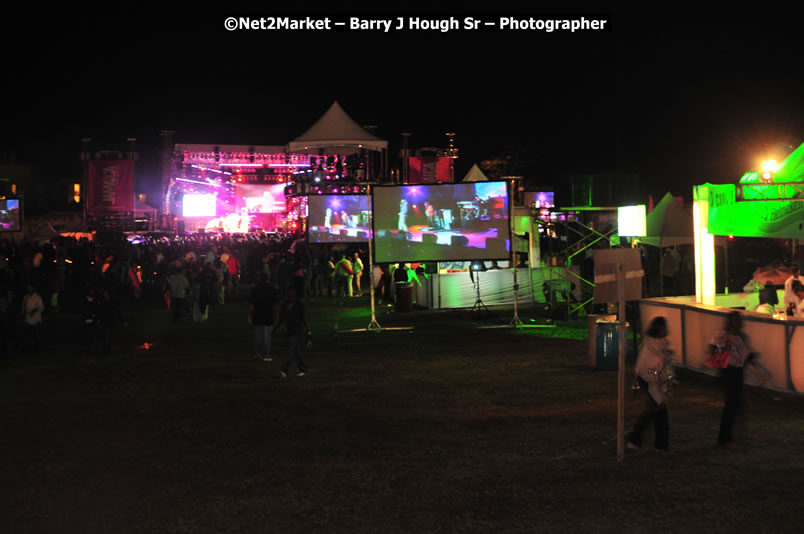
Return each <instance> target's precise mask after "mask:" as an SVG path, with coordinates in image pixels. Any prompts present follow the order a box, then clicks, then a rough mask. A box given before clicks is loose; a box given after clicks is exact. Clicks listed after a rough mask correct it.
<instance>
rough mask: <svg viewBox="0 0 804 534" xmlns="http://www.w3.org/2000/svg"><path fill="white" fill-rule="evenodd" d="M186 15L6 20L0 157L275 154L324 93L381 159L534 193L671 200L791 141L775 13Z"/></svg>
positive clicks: (788, 38)
mask: <svg viewBox="0 0 804 534" xmlns="http://www.w3.org/2000/svg"><path fill="white" fill-rule="evenodd" d="M534 6H535V4H534ZM200 11H201V9H200V8H198V7H197V8H195V9H194V10H193V11H192V12H190V11H188V12H183V13H177V12H161V11H146V10H143V9H139V8H131V9H129V8H118V7H114V8H106V7H104V12H103V14H99V13H93V12H90V11H89V8H84V7H81V8H71V10H70V11H69V12H64V13H57V12H52V11H49V12H46V13H45V12H43V13H39V12H36V13H27V14H20V15H17V18H16V19H15V20H17V21H20V20H21V21H25V22H26V24H18V25H17V27H16V28H15V29H13V30H12V31H9V32H6V33H4V36H3V37H2V39H3V46H4V51H5V55H6V56H7V57H6V61H5V68H4V69H3V71H4V78H5V82H4V84H3V85H4V86H5V88H6V89H7V90H5V91H4V100H5V102H6V106H5V110H4V113H3V120H2V123H3V125H2V139H0V156H2V157H8V155H9V154H11V153H13V154H15V156H16V160H17V161H18V162H21V163H30V164H35V165H38V166H39V167H40V168H41V169H42V171H41V173H40V175H41V176H43V177H44V178H48V177H51V178H56V177H60V176H63V175H75V174H76V171H75V160H76V153H77V152H78V149H79V146H80V142H79V140H80V138H81V137H91V138H93V139H94V140H95V141H96V146H97V147H98V148H100V147H101V146H108V148H120V147H123V146H125V138H126V137H136V138H137V139H138V145H139V148H140V150H141V152H142V154H143V159H144V160H145V164H144V166H143V169H145V170H144V171H140V175H139V176H138V180H139V181H140V182H141V183H142V182H143V181H147V180H148V179H149V178H150V177H149V176H148V174H149V173H151V172H152V171H150V170H149V169H150V167H149V166H148V164H147V162H148V160H152V159H154V158H155V157H156V153H155V150H156V148H157V146H158V140H159V131H160V130H161V129H174V130H176V131H177V135H176V141H177V142H180V143H181V142H185V143H213V144H248V145H256V144H264V145H284V144H286V143H287V142H288V141H290V140H292V139H293V138H294V137H296V136H298V135H300V134H301V133H303V132H304V131H305V130H306V129H307V128H308V127H309V126H311V125H312V123H313V122H315V120H316V119H317V118H318V117H320V116H321V115H322V114H323V113H324V112H325V111H326V110H327V109H328V108H329V106H330V104H331V103H332V101H333V100H337V101H338V102H339V103H340V104H341V105H342V106H343V108H344V109H345V110H346V111H347V113H349V114H350V115H351V116H352V117H353V118H354V119H355V120H356V121H357V122H358V123H360V124H373V125H377V126H378V127H379V128H378V135H379V136H380V137H382V138H384V139H387V140H389V142H390V144H391V149H392V150H393V151H395V150H397V149H398V148H399V145H400V133H401V132H403V131H409V132H411V133H412V137H411V144H412V145H413V146H443V145H445V138H444V135H443V134H444V133H445V132H447V131H454V132H456V133H457V142H458V146H459V148H460V149H461V158H460V159H459V160H458V167H457V172H456V175H459V176H462V175H463V174H464V173H465V172H466V171H468V168H469V167H470V166H471V165H472V163H474V162H479V161H481V160H483V159H487V158H493V157H496V156H500V155H504V154H506V153H510V152H511V151H512V150H513V151H518V153H519V154H520V157H521V159H522V161H523V168H522V172H523V173H524V174H526V175H528V176H533V177H536V179H537V181H538V182H541V183H544V184H557V183H559V182H561V181H562V180H566V177H567V176H568V175H569V174H572V173H601V172H612V171H620V172H628V173H637V174H639V175H641V177H642V180H643V184H644V185H645V189H646V192H649V193H653V194H654V195H662V194H663V193H664V192H665V191H668V190H669V191H671V192H672V193H674V194H676V195H684V196H686V197H690V196H691V187H692V185H694V184H699V183H703V182H705V181H707V180H710V181H713V182H725V181H734V180H737V178H739V176H740V175H741V174H742V173H743V172H744V171H745V170H749V169H751V168H752V167H753V165H754V163H755V161H757V160H759V159H761V158H762V157H763V156H764V155H765V154H766V153H768V152H773V149H774V148H776V147H777V146H780V147H781V146H789V145H793V146H798V144H800V142H801V141H802V139H803V138H804V133H803V130H804V128H803V127H802V125H804V106H803V105H802V98H801V97H802V95H804V90H802V89H804V87H803V85H804V84H802V76H803V74H802V69H801V68H800V64H801V59H800V57H799V54H800V50H801V46H800V43H797V42H796V39H797V35H799V29H798V28H796V26H795V24H796V21H795V20H794V17H791V16H790V14H789V13H786V12H777V13H756V12H752V13H750V14H745V15H738V14H729V13H725V12H724V13H714V14H706V13H700V12H696V11H691V10H684V11H681V10H675V11H672V12H668V13H666V14H665V15H664V16H662V17H660V16H659V14H658V13H660V12H658V11H657V10H656V9H655V8H652V9H651V10H650V11H645V12H644V13H640V12H636V11H621V10H606V9H595V10H593V11H587V13H605V14H610V15H611V16H612V19H613V31H611V32H610V33H586V34H569V33H554V34H542V33H535V32H521V31H520V32H510V33H502V32H481V33H468V32H460V33H456V32H450V33H438V32H433V33H392V34H383V33H335V32H333V33H320V34H317V33H288V32H284V33H271V32H250V33H243V32H240V33H229V32H226V31H225V30H224V29H223V20H224V18H225V16H226V15H251V16H260V15H263V16H266V15H276V14H279V13H278V12H271V11H270V8H268V9H263V11H235V12H232V11H225V12H217V13H214V12H206V13H201V12H200ZM436 11H437V12H438V13H439V14H442V15H444V14H445V15H454V16H457V17H463V16H465V15H466V14H469V13H472V12H469V11H467V10H464V11H461V12H459V11H457V10H454V9H453V10H445V9H438V10H436ZM329 12H331V13H334V12H337V10H335V9H333V10H330V11H329ZM340 12H347V13H350V14H354V15H358V14H360V12H359V11H358V10H353V11H350V10H348V9H341V10H340ZM485 12H486V13H488V10H486V11H485ZM517 12H519V13H523V11H522V9H521V8H520V9H519V10H518V11H517V10H511V11H506V12H505V13H502V11H498V12H497V13H498V14H513V13H517ZM286 13H288V12H286ZM296 13H301V12H298V11H297V12H296ZM400 13H401V12H400ZM473 13H483V11H474V12H473ZM538 13H545V10H543V9H541V8H538V10H537V8H534V9H533V10H532V11H530V12H529V14H538ZM407 14H410V13H407ZM416 14H418V15H421V16H426V15H427V11H426V10H420V11H417V12H416ZM44 15H47V18H41V17H43V16H44ZM35 16H36V17H40V18H34V17H35ZM99 145H100V146H99ZM782 155H784V154H782ZM154 169H155V166H154ZM154 178H156V176H154Z"/></svg>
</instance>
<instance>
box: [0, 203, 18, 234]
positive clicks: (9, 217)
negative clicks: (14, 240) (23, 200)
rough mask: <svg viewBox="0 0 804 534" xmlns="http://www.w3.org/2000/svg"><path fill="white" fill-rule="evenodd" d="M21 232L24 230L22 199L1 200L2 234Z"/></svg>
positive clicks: (0, 228)
mask: <svg viewBox="0 0 804 534" xmlns="http://www.w3.org/2000/svg"><path fill="white" fill-rule="evenodd" d="M20 230H22V210H21V209H20V199H18V198H9V199H6V200H0V232H19V231H20Z"/></svg>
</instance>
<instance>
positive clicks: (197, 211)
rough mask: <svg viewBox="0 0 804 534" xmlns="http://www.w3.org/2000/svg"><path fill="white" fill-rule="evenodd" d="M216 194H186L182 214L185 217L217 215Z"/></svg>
mask: <svg viewBox="0 0 804 534" xmlns="http://www.w3.org/2000/svg"><path fill="white" fill-rule="evenodd" d="M216 200H217V197H216V196H215V195H188V194H185V195H184V200H183V201H182V212H181V214H182V216H184V217H215V215H217V213H216V208H215V207H216V202H215V201H216Z"/></svg>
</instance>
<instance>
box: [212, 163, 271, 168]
mask: <svg viewBox="0 0 804 534" xmlns="http://www.w3.org/2000/svg"><path fill="white" fill-rule="evenodd" d="M220 166H221V167H262V166H263V164H262V163H221V164H220Z"/></svg>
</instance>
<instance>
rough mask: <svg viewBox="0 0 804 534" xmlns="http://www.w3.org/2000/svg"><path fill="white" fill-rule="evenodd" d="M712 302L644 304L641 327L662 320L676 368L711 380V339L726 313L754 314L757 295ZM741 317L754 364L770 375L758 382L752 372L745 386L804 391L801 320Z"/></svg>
mask: <svg viewBox="0 0 804 534" xmlns="http://www.w3.org/2000/svg"><path fill="white" fill-rule="evenodd" d="M782 296H783V295H780V298H779V301H780V302H781V301H782V298H781V297H782ZM716 302H717V305H706V304H699V303H696V302H695V301H694V297H672V298H655V299H643V300H641V301H640V314H641V319H642V324H643V325H647V324H649V323H650V321H651V320H652V319H653V318H654V317H658V316H663V317H665V318H666V319H667V322H668V326H669V329H670V334H669V335H668V339H669V340H670V343H671V345H672V346H673V348H674V349H675V350H676V361H675V362H674V363H675V364H676V365H681V366H683V367H687V368H689V369H692V370H696V371H700V372H704V373H707V374H710V375H715V374H717V371H715V370H713V369H710V368H708V367H706V366H705V365H704V362H705V361H706V359H707V357H708V345H709V342H710V340H711V339H712V337H713V336H714V334H715V333H716V332H717V331H718V330H721V329H723V327H724V325H725V322H726V315H727V314H728V313H730V312H732V311H734V310H735V308H740V307H744V308H746V309H748V310H750V309H753V307H754V306H756V304H757V294H756V293H739V294H734V295H719V296H718V297H717V300H716ZM739 312H740V314H741V315H742V319H743V330H744V331H745V332H746V334H747V335H748V337H749V343H750V345H751V347H752V349H753V350H754V352H756V353H758V363H759V364H760V365H761V366H762V367H764V368H765V369H767V371H768V372H769V377H763V378H767V380H763V382H762V383H760V382H759V380H758V379H757V377H756V376H755V375H754V374H753V373H751V372H746V373H745V382H746V383H748V384H754V385H761V386H764V387H767V388H770V389H774V390H779V391H790V392H798V393H801V392H804V319H798V318H786V317H785V318H775V317H783V316H781V315H776V316H773V315H768V314H763V313H755V312H751V311H744V310H739Z"/></svg>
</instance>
